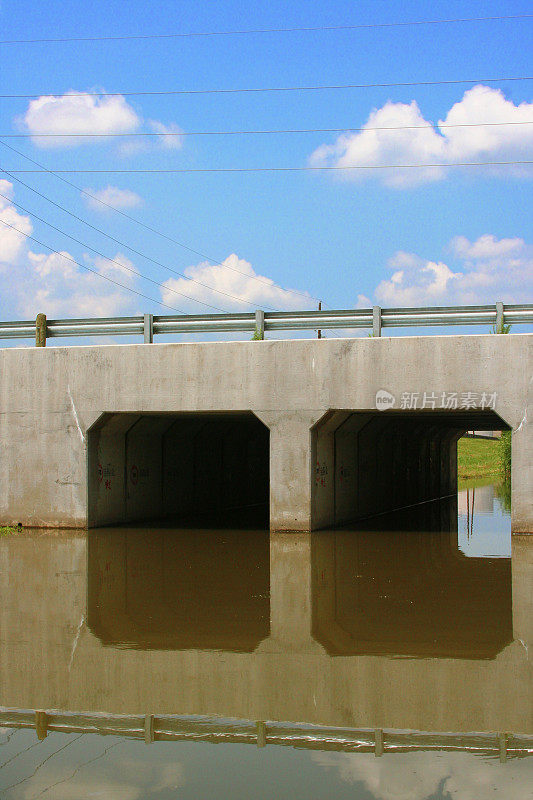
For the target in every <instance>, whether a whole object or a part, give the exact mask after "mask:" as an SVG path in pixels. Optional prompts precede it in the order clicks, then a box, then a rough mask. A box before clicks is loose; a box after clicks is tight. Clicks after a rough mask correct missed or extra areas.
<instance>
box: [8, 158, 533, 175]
mask: <svg viewBox="0 0 533 800" xmlns="http://www.w3.org/2000/svg"><path fill="white" fill-rule="evenodd" d="M519 164H522V165H527V164H533V161H530V160H520V161H519V160H513V161H448V162H447V163H436V164H435V163H432V164H357V165H355V166H325V167H315V166H307V167H194V168H188V167H184V168H177V169H56V170H54V172H55V174H56V175H181V174H184V173H199V174H201V173H240V172H344V171H348V170H373V169H431V168H437V167H439V168H444V167H506V166H513V165H519ZM48 171H49V170H47V169H11V172H12V173H13V174H14V175H30V174H32V175H42V174H43V173H45V172H48Z"/></svg>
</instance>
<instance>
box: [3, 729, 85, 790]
mask: <svg viewBox="0 0 533 800" xmlns="http://www.w3.org/2000/svg"><path fill="white" fill-rule="evenodd" d="M82 736H85V734H84V733H80V735H79V736H76V737H75V738H74V739H71V740H70V742H67V743H66V744H64V745H63V746H62V747H59V748H58V749H57V750H54V752H53V753H50V755H49V756H47V757H46V758H45V759H44V761H41V763H40V764H38V765H37V766H36V767H35V769H34V770H33V772H32V773H31V775H27V776H26V777H25V778H22V780H20V781H17V782H16V783H12V784H11V785H10V786H6V787H5V788H4V789H3V790H2V791H4V792H8V791H9V790H10V789H14V788H15V786H20V784H21V783H26V781H29V780H30V778H33V777H34V776H35V775H36V774H37V772H38V771H39V770H40V769H41V767H43V766H44V765H45V764H46V762H47V761H50V759H51V758H53V757H54V756H56V755H57V754H58V753H60V752H61V751H62V750H65V749H66V748H67V747H70V745H71V744H74V742H77V741H78V739H81V738H82Z"/></svg>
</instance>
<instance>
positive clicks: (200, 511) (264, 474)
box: [88, 413, 269, 527]
mask: <svg viewBox="0 0 533 800" xmlns="http://www.w3.org/2000/svg"><path fill="white" fill-rule="evenodd" d="M88 453H89V464H88V475H89V487H88V491H89V497H88V506H89V526H90V527H95V526H100V525H113V524H118V523H123V522H133V521H141V520H152V519H154V520H155V519H163V518H173V519H174V520H176V522H187V523H188V524H190V523H191V522H192V523H193V524H198V525H201V524H202V522H204V521H209V523H212V522H213V520H216V521H217V523H220V522H222V523H224V516H225V515H226V516H228V518H229V516H230V515H231V514H234V513H235V512H239V511H240V512H244V511H246V510H248V511H250V512H253V513H252V516H251V517H249V518H248V519H249V520H250V522H251V523H252V524H257V523H258V522H261V523H262V524H263V525H266V524H267V523H268V497H269V432H268V429H267V428H266V427H265V426H264V425H263V424H262V423H261V422H260V421H259V420H258V419H257V418H256V417H255V416H254V415H253V414H251V413H231V414H230V413H228V414H180V415H172V414H168V415H157V414H147V415H138V414H105V415H103V417H102V418H101V419H100V420H99V421H98V423H97V424H96V425H95V426H93V428H92V429H91V431H90V432H89V449H88Z"/></svg>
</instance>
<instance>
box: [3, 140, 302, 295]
mask: <svg viewBox="0 0 533 800" xmlns="http://www.w3.org/2000/svg"><path fill="white" fill-rule="evenodd" d="M0 144H2V145H3V146H4V147H7V149H8V150H11V151H12V152H13V153H17V155H19V156H22V158H25V159H26V161H29V162H31V163H32V164H35V166H37V167H40V168H41V169H43V170H44V172H46V173H48V174H49V175H53V176H54V177H56V178H57V179H58V180H60V181H61V182H62V183H65V184H66V185H67V186H70V187H71V188H72V189H76V191H78V192H81V194H83V195H85V196H86V197H89V198H91V199H92V200H94V201H96V202H97V203H99V204H100V205H101V206H103V207H104V208H109V209H111V210H112V211H114V212H115V213H117V214H120V216H121V217H124V218H125V219H128V220H130V222H134V223H135V224H136V225H139V226H140V227H141V228H144V229H145V230H147V231H150V232H151V233H155V234H156V235H157V236H160V237H161V238H162V239H165V240H166V241H168V242H171V243H172V244H175V245H177V246H178V247H181V248H182V249H183V250H187V252H189V253H193V254H194V255H197V256H200V258H204V259H206V260H207V261H210V262H212V263H214V264H216V265H218V266H220V267H223V268H224V269H229V270H231V271H232V272H236V273H237V274H238V275H242V276H244V277H246V278H248V279H253V280H255V281H259V283H264V284H265V286H272V281H270V280H268V279H267V278H261V277H260V276H259V275H248V274H247V273H246V272H243V271H242V270H240V269H236V267H231V266H230V265H229V264H225V263H224V262H222V261H217V259H215V258H211V257H210V256H208V255H206V254H205V253H202V252H201V251H200V250H195V249H194V248H193V247H189V245H186V244H184V243H183V242H180V241H179V240H178V239H174V238H173V237H172V236H168V235H167V234H166V233H163V232H162V231H159V230H158V229H157V228H153V227H152V226H151V225H147V224H146V223H145V222H141V220H139V219H137V218H136V217H132V216H131V214H127V213H126V212H125V211H122V210H121V209H119V208H115V206H113V205H111V204H110V203H106V202H105V200H102V199H101V198H99V197H97V196H96V195H93V194H91V193H90V192H88V191H87V190H86V189H83V188H82V187H81V186H78V185H77V184H75V183H72V181H69V180H68V179H67V178H63V177H62V176H61V175H59V174H58V173H57V172H54V171H53V170H51V169H47V168H46V167H45V166H44V165H43V164H40V163H39V162H38V161H35V159H33V158H30V156H28V155H26V154H25V153H23V152H22V151H20V150H17V149H16V148H15V147H13V146H12V145H10V144H7V142H2V141H0ZM284 291H286V292H289V293H290V294H294V295H299V296H300V297H305V298H306V299H307V300H308V299H309V297H311V300H317V298H316V297H312V296H310V295H308V294H305V293H304V292H299V291H297V290H296V289H284Z"/></svg>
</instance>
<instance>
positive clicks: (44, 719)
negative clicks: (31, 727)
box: [35, 711, 49, 742]
mask: <svg viewBox="0 0 533 800" xmlns="http://www.w3.org/2000/svg"><path fill="white" fill-rule="evenodd" d="M48 722H49V720H48V714H47V713H46V711H36V712H35V730H36V732H37V738H38V739H39V741H41V742H42V740H43V739H46V737H47V736H48Z"/></svg>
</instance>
